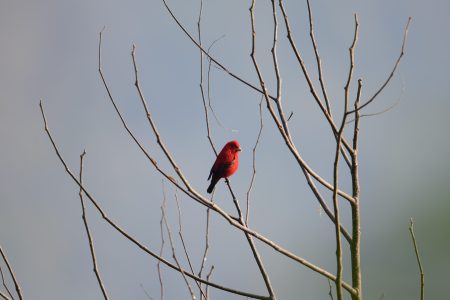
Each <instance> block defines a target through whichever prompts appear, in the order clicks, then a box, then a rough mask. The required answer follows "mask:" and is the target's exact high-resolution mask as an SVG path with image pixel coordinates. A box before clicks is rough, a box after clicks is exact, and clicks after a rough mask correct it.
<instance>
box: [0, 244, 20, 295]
mask: <svg viewBox="0 0 450 300" xmlns="http://www.w3.org/2000/svg"><path fill="white" fill-rule="evenodd" d="M0 255H1V256H2V258H3V261H4V262H5V264H6V267H7V268H8V271H9V274H10V275H11V278H12V280H13V282H14V287H15V288H16V292H17V296H19V299H20V300H23V296H22V292H21V290H20V285H19V283H18V282H17V279H16V276H15V275H14V272H13V270H12V268H11V265H10V264H9V262H8V259H7V258H6V254H5V252H3V249H2V247H1V246H0Z"/></svg>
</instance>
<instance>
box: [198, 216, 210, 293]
mask: <svg viewBox="0 0 450 300" xmlns="http://www.w3.org/2000/svg"><path fill="white" fill-rule="evenodd" d="M210 215H211V209H209V208H207V209H206V229H205V250H204V251H203V256H202V263H201V265H200V270H199V271H198V277H202V273H203V269H204V267H205V263H206V260H207V256H208V250H209V219H210ZM206 289H208V286H206ZM200 291H203V290H202V289H201V286H200ZM205 293H206V296H205V300H207V299H208V293H207V292H205Z"/></svg>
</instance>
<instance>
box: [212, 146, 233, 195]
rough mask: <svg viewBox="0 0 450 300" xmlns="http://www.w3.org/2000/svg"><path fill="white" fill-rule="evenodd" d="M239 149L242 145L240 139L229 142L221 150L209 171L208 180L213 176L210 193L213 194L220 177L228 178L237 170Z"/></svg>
mask: <svg viewBox="0 0 450 300" xmlns="http://www.w3.org/2000/svg"><path fill="white" fill-rule="evenodd" d="M239 151H241V146H240V145H239V143H238V141H231V142H228V143H227V144H226V145H225V146H224V147H223V149H222V151H220V153H219V155H218V156H217V158H216V161H215V162H214V165H213V166H212V168H211V172H209V177H208V180H209V179H210V178H211V177H212V179H211V184H210V185H209V187H208V190H207V192H208V194H211V192H212V191H213V189H214V187H215V186H216V184H217V182H218V181H219V179H220V178H228V177H230V176H231V175H233V174H234V172H236V170H237V169H238V167H239Z"/></svg>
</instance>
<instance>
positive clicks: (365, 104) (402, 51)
mask: <svg viewBox="0 0 450 300" xmlns="http://www.w3.org/2000/svg"><path fill="white" fill-rule="evenodd" d="M411 20H412V18H411V17H409V18H408V22H407V23H406V26H405V31H404V34H403V42H402V48H401V50H400V55H399V56H398V58H397V61H396V62H395V64H394V68H393V69H392V71H391V73H390V74H389V76H388V78H387V79H386V81H385V82H384V83H383V84H382V85H381V87H380V88H379V89H378V90H377V91H376V92H375V94H374V95H373V96H372V97H370V99H369V100H367V101H366V102H365V103H364V104H362V105H361V106H360V107H359V110H361V109H363V108H364V107H366V106H367V105H369V104H370V103H372V102H373V101H374V100H375V98H376V97H377V96H378V95H379V94H380V93H381V92H382V91H383V90H384V88H385V87H386V86H387V84H388V83H389V81H391V79H392V77H393V76H394V74H395V71H396V70H397V67H398V66H399V64H400V61H401V59H402V57H403V55H404V54H405V45H406V39H407V37H408V29H409V24H410V23H411ZM354 112H355V111H354V110H352V111H349V112H348V113H349V114H351V113H354Z"/></svg>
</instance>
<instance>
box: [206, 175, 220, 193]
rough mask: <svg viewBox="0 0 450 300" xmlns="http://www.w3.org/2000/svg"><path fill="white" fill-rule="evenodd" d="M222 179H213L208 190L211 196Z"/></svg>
mask: <svg viewBox="0 0 450 300" xmlns="http://www.w3.org/2000/svg"><path fill="white" fill-rule="evenodd" d="M219 179H220V178H215V177H214V176H213V178H212V179H211V184H210V185H209V186H208V189H207V190H206V191H207V192H208V194H211V193H212V191H213V190H214V187H215V186H216V184H217V182H218V181H219Z"/></svg>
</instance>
